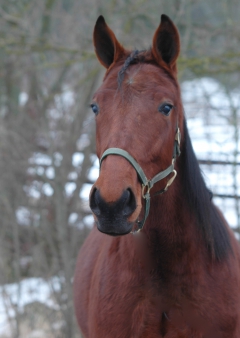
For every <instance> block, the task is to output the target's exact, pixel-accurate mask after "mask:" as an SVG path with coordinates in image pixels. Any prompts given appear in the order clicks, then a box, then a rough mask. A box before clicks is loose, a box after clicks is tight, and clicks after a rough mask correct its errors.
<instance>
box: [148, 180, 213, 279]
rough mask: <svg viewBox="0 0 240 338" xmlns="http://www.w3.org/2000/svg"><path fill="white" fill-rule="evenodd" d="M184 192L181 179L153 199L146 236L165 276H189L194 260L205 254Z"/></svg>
mask: <svg viewBox="0 0 240 338" xmlns="http://www.w3.org/2000/svg"><path fill="white" fill-rule="evenodd" d="M185 188H186V187H184V186H182V185H181V177H180V175H179V177H178V180H177V179H176V181H175V182H174V183H173V185H172V186H171V187H170V188H169V190H168V191H167V192H166V193H164V194H163V195H160V196H155V197H153V198H152V199H151V210H150V214H149V219H148V222H147V223H146V234H147V237H148V239H149V246H150V250H151V251H152V254H153V255H154V259H155V260H156V264H157V265H158V269H159V271H161V272H162V273H166V274H168V273H170V272H172V273H174V274H177V273H178V271H179V274H182V273H183V271H184V272H186V271H187V270H188V269H190V268H191V265H192V264H193V263H192V262H191V260H192V259H193V260H195V259H196V257H197V256H198V257H199V258H200V257H201V256H202V255H203V254H205V253H206V248H205V246H204V243H203V239H202V238H201V234H200V233H199V229H198V226H197V221H196V219H195V217H194V214H192V213H191V211H190V210H189V206H188V203H186V200H185V194H184V189H185ZM206 254H207V253H206Z"/></svg>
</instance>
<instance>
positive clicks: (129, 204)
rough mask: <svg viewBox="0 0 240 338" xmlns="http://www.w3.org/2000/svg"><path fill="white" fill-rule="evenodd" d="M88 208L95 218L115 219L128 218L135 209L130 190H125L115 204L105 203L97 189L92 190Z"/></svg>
mask: <svg viewBox="0 0 240 338" xmlns="http://www.w3.org/2000/svg"><path fill="white" fill-rule="evenodd" d="M90 208H91V209H92V212H93V213H94V214H95V215H96V216H97V217H108V218H115V217H119V216H120V215H122V216H123V217H124V218H125V217H128V216H130V215H131V214H132V213H133V212H134V210H135V209H136V199H135V197H134V194H133V192H132V190H131V189H130V188H128V189H126V190H125V191H124V192H123V194H122V196H121V197H120V198H119V200H117V201H116V202H112V203H107V202H106V201H105V200H104V199H103V198H102V196H101V194H100V191H99V189H96V188H95V189H94V190H93V191H92V193H91V196H90Z"/></svg>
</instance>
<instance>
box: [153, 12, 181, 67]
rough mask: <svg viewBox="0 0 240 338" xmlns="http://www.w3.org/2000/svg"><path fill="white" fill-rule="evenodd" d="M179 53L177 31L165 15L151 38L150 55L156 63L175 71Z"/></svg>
mask: <svg viewBox="0 0 240 338" xmlns="http://www.w3.org/2000/svg"><path fill="white" fill-rule="evenodd" d="M179 52H180V38H179V34H178V30H177V28H176V26H175V25H174V23H173V22H172V20H170V19H169V17H168V16H167V15H165V14H162V16H161V22H160V25H159V27H158V29H157V30H156V32H155V34H154V37H153V46H152V53H153V56H154V58H155V59H156V61H157V62H158V63H159V64H160V65H161V66H162V67H164V68H168V69H171V70H173V71H176V69H177V68H176V61H177V58H178V55H179Z"/></svg>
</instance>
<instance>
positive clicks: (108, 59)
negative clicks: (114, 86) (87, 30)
mask: <svg viewBox="0 0 240 338" xmlns="http://www.w3.org/2000/svg"><path fill="white" fill-rule="evenodd" d="M93 44H94V47H95V52H96V55H97V57H98V60H99V61H100V63H101V64H102V65H103V66H104V67H106V68H109V67H110V66H111V64H112V63H113V62H115V61H117V60H118V59H119V58H120V57H121V56H122V55H123V54H124V48H123V47H122V46H121V45H120V43H119V42H118V40H117V39H116V37H115V35H114V33H113V31H112V30H111V29H110V28H109V27H108V25H107V24H106V22H105V20H104V17H103V16H102V15H100V16H99V18H98V19H97V22H96V25H95V27H94V31H93Z"/></svg>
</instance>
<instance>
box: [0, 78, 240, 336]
mask: <svg viewBox="0 0 240 338" xmlns="http://www.w3.org/2000/svg"><path fill="white" fill-rule="evenodd" d="M66 97H67V96H66ZM182 97H183V102H184V108H185V112H186V116H187V120H188V127H189V131H190V135H191V138H192V142H193V147H194V149H195V151H196V154H197V157H198V159H200V160H216V161H223V162H224V161H225V162H226V161H228V162H238V163H239V162H240V151H239V150H240V144H239V140H238V142H237V141H236V140H237V138H238V139H240V137H239V130H236V128H235V127H234V123H233V118H234V113H235V116H236V115H237V117H238V121H239V116H240V94H239V91H236V92H231V93H228V94H227V93H226V92H225V91H224V90H223V88H222V87H221V86H220V85H219V84H218V83H217V82H216V81H215V80H212V79H209V78H203V79H200V80H194V81H188V82H185V83H183V85H182ZM70 98H71V99H72V97H71V93H70ZM66 100H67V98H66ZM239 129H240V128H239ZM236 133H237V134H236ZM234 139H235V142H234V141H233V140H234ZM55 155H56V156H55V158H54V161H55V165H61V154H58V153H56V154H55ZM82 161H83V154H82V153H81V152H77V153H75V154H74V156H73V159H72V162H73V167H77V166H79V165H81V163H82ZM29 163H30V166H31V165H32V164H34V165H35V168H36V166H37V169H34V170H38V173H39V174H41V173H43V171H44V170H45V173H46V175H47V176H48V177H49V178H54V168H53V166H52V159H50V158H49V157H48V156H46V155H42V154H34V155H33V156H32V158H31V159H30V162H29ZM46 166H47V168H46ZM44 168H45V169H44ZM239 169H240V166H238V167H237V170H236V168H235V169H234V168H233V166H231V165H221V166H219V165H211V166H207V165H202V170H203V173H204V176H205V179H206V181H207V185H208V186H209V188H210V189H211V190H212V191H213V193H214V194H225V195H238V196H239V195H240V183H239V182H240V170H239ZM29 170H32V169H31V168H29ZM234 170H235V176H234V175H233V174H234ZM98 171H99V167H98V160H97V158H95V161H94V166H93V168H92V169H91V171H90V174H89V178H90V179H92V180H95V179H96V178H97V177H98ZM69 179H70V180H71V182H69V183H67V184H66V186H65V190H66V194H72V192H73V191H74V190H75V188H76V184H75V183H74V179H77V175H76V173H74V171H73V172H72V173H70V174H69ZM236 182H237V184H236ZM90 188H91V186H90V185H87V184H86V185H85V186H84V189H83V190H82V191H81V192H80V197H81V198H83V199H85V200H86V204H87V200H88V195H89V190H90ZM42 189H43V190H44V193H45V194H46V195H51V194H52V193H53V189H52V187H51V186H50V184H46V185H45V186H43V187H42ZM28 193H30V194H32V196H34V197H35V198H38V194H39V192H38V188H37V186H34V184H33V186H32V187H30V191H28ZM214 201H215V203H216V204H217V205H218V206H219V207H220V209H221V210H222V211H223V213H224V215H225V217H226V218H227V220H228V222H229V224H230V225H231V226H232V227H233V228H234V227H237V226H238V225H239V224H238V222H239V220H238V219H237V213H236V201H235V200H234V199H233V198H225V199H222V198H219V197H214ZM238 203H239V202H238ZM16 217H17V218H18V222H19V224H21V223H22V224H26V222H27V219H28V210H27V209H24V208H22V209H19V210H18V211H17V213H16ZM76 217H77V215H75V214H72V215H71V216H70V218H69V223H70V224H71V223H72V224H74V220H75V219H76ZM36 222H37V219H36ZM83 224H85V225H88V226H89V227H91V226H92V216H87V217H85V218H84V220H83V222H82V223H81V224H80V225H79V226H83ZM53 287H54V288H55V289H56V290H57V289H58V288H59V281H58V280H57V279H55V280H52V281H51V282H46V281H44V280H42V279H40V278H30V279H27V280H23V281H22V282H21V283H20V284H18V285H17V284H12V285H5V286H4V287H0V335H3V334H5V335H4V337H11V333H10V332H11V325H10V323H11V320H10V321H9V319H11V318H14V315H15V311H16V309H17V310H18V312H21V311H23V309H24V306H26V305H27V304H29V303H32V302H34V301H37V302H40V303H44V304H46V305H47V306H48V307H49V308H55V307H56V304H55V302H54V300H53V298H52V297H51V295H52V290H53ZM6 309H8V311H6ZM8 333H9V335H8ZM40 336H41V334H40V335H39V337H40ZM28 337H29V338H34V337H38V336H37V333H35V335H34V333H32V334H31V335H29V336H28ZM41 337H42V336H41Z"/></svg>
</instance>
